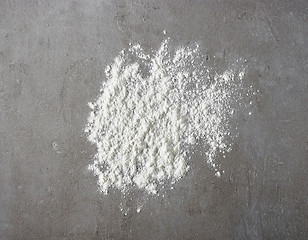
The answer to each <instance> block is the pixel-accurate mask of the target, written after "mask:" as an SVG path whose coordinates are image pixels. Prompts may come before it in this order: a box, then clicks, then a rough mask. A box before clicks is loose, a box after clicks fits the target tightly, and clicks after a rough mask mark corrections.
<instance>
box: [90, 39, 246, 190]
mask: <svg viewBox="0 0 308 240" xmlns="http://www.w3.org/2000/svg"><path fill="white" fill-rule="evenodd" d="M169 42H170V40H169V39H167V40H165V41H164V42H162V44H161V46H160V48H159V49H158V50H157V51H156V52H154V53H152V54H145V52H144V50H143V49H142V48H141V46H140V45H134V46H131V47H130V48H129V49H128V50H123V51H122V52H120V54H119V55H118V56H117V57H116V58H115V60H114V63H113V64H112V65H111V66H107V67H106V70H105V73H106V78H107V81H105V82H104V83H103V86H102V90H101V95H100V96H99V97H98V99H97V100H96V101H94V102H93V103H89V106H90V108H91V113H90V116H89V117H88V124H87V126H86V132H87V133H88V139H89V141H90V142H92V143H93V144H95V145H96V147H97V154H96V156H95V160H94V162H93V164H91V165H90V166H89V169H91V170H93V172H94V174H95V175H97V176H98V185H99V188H100V190H101V191H102V192H104V193H106V194H107V193H108V190H109V188H110V187H116V188H118V189H120V190H122V191H125V190H127V189H128V187H129V186H137V187H138V188H142V189H145V190H147V191H148V192H150V193H153V194H155V193H156V192H157V187H158V186H159V185H160V184H161V183H163V182H166V181H170V182H172V183H174V182H176V181H177V180H179V179H180V178H182V177H183V176H184V175H185V173H186V172H187V171H188V170H189V166H188V163H187V160H188V157H189V156H188V152H189V149H191V146H192V145H195V144H198V143H200V142H201V141H202V144H203V145H204V146H205V148H204V149H205V153H206V161H207V162H208V163H209V165H210V166H212V167H213V168H214V169H215V171H216V175H220V172H219V170H218V168H217V165H216V164H215V162H214V159H215V156H216V155H217V153H218V152H221V151H227V150H228V149H229V146H228V144H227V143H226V140H225V138H226V136H227V135H228V119H229V118H230V117H231V116H232V114H233V113H234V109H232V108H231V104H230V103H231V102H232V101H233V99H234V91H235V86H236V84H235V82H236V81H238V80H240V79H241V75H243V73H235V71H234V70H227V71H225V72H223V74H220V75H219V74H214V75H213V76H210V70H209V69H208V68H207V67H206V65H205V64H204V61H203V59H204V56H202V55H201V54H200V51H199V48H198V46H197V45H194V46H193V47H189V46H186V47H180V48H178V49H175V50H173V49H172V50H170V48H169V45H170V43H169Z"/></svg>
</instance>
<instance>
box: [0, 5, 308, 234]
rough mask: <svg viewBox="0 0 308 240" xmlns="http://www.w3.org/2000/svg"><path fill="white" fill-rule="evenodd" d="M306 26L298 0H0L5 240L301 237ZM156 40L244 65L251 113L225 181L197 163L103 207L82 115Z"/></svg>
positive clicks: (306, 11)
mask: <svg viewBox="0 0 308 240" xmlns="http://www.w3.org/2000/svg"><path fill="white" fill-rule="evenodd" d="M307 20H308V2H307V1H306V0H303V1H278V0H276V1H261V0H259V1H214V0H212V1H182V0H181V1H165V0H159V1H150V0H147V1H145V0H127V1H111V0H110V1H107V0H88V1H71V0H69V1H64V0H59V1H47V0H46V1H40V0H35V1H28V0H25V1H13V0H12V1H8V0H0V134H1V135H0V164H1V165H0V239H55V240H58V239H59V240H60V239H307V238H308V174H307V172H308V121H307V118H308V104H307V103H308V101H307V100H308V92H307V90H308V89H307V82H308V62H307V54H308V36H307V33H308V23H307ZM163 30H166V31H167V35H166V36H170V37H171V38H172V39H174V42H175V43H176V44H186V43H188V42H198V43H200V44H201V47H202V48H203V49H205V51H206V52H207V54H208V56H209V59H210V62H212V63H215V66H216V67H217V68H221V69H223V68H224V67H225V64H226V63H228V62H232V61H234V60H235V59H237V58H239V57H241V58H243V59H246V60H247V76H246V78H245V84H247V86H249V85H252V86H253V88H254V90H256V89H259V90H260V92H259V94H258V95H256V97H255V99H254V101H255V103H256V104H255V107H254V108H253V110H252V111H253V114H252V115H251V116H248V115H247V112H246V111H245V109H240V111H239V115H238V118H237V119H236V121H235V122H236V124H237V125H238V129H237V132H238V133H239V136H238V138H237V139H236V140H235V142H234V146H233V150H232V151H231V152H230V153H229V154H228V155H227V156H226V159H218V161H219V162H220V163H221V164H222V166H223V168H224V169H225V170H227V171H226V174H225V175H223V176H222V177H221V178H217V177H215V176H214V174H213V171H212V170H211V169H210V168H209V167H208V166H207V164H206V163H205V159H204V158H203V157H202V156H201V155H200V154H198V153H196V154H195V155H194V156H192V159H191V171H190V172H189V173H188V175H187V176H186V177H185V178H184V179H183V180H182V181H180V182H178V183H177V184H176V185H175V188H174V190H166V191H165V192H164V196H162V195H160V196H157V197H145V195H144V193H143V192H141V191H137V190H136V191H135V190H134V191H132V192H131V193H130V194H128V195H127V196H126V197H125V198H124V197H123V196H122V195H121V194H120V193H119V192H118V191H111V193H110V195H109V196H104V195H101V194H100V193H99V192H98V191H97V186H96V178H95V177H93V176H92V173H91V172H89V171H88V170H87V165H88V164H89V163H90V162H91V157H92V155H93V154H94V153H95V149H94V147H93V146H91V145H90V144H89V143H88V142H87V140H86V136H85V134H84V133H83V128H84V126H85V124H86V118H87V115H88V112H89V108H88V106H87V103H88V102H89V101H92V100H93V99H94V98H95V97H96V96H97V95H98V93H99V87H100V84H101V81H103V80H104V67H105V65H106V64H108V63H110V62H111V61H112V59H113V58H114V57H115V56H116V55H117V53H118V52H119V51H120V50H121V49H122V48H125V47H127V46H128V44H129V42H139V43H140V44H141V45H143V46H144V47H145V48H146V49H148V50H149V49H150V48H157V47H158V46H159V44H160V42H161V41H162V40H163V39H164V38H165V37H166V36H164V35H163ZM121 203H122V205H121ZM138 204H139V205H140V204H142V205H143V209H142V210H141V211H140V212H139V213H137V212H136V209H137V207H138ZM120 208H124V209H125V211H124V212H121V211H120Z"/></svg>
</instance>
